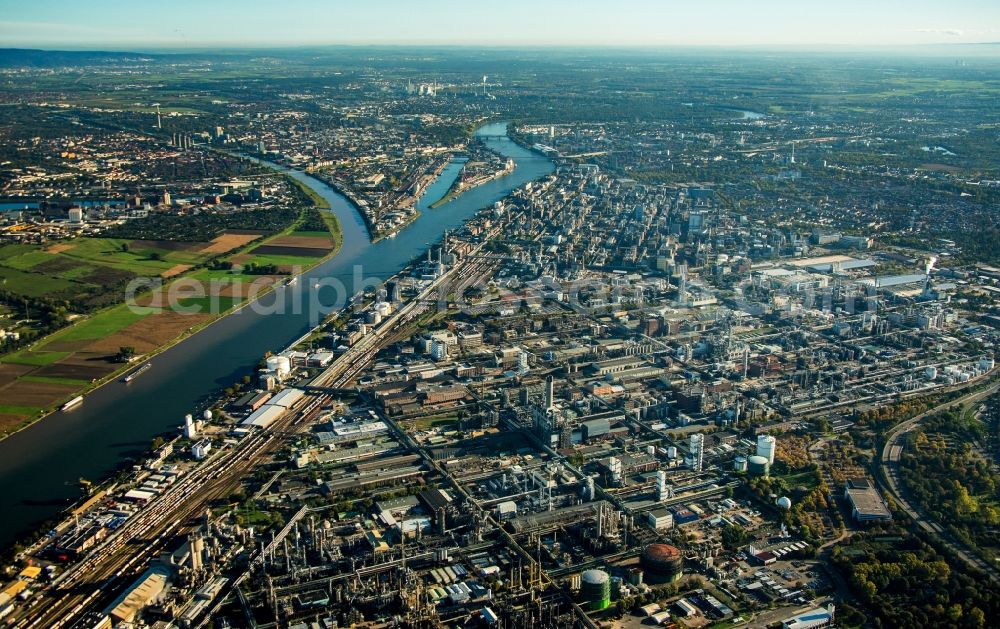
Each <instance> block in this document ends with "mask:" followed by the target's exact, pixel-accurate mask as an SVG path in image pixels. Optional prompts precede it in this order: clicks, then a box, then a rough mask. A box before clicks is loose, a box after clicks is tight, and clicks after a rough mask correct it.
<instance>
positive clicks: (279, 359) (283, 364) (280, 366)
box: [266, 355, 292, 378]
mask: <svg viewBox="0 0 1000 629" xmlns="http://www.w3.org/2000/svg"><path fill="white" fill-rule="evenodd" d="M266 364H267V370H268V371H273V372H274V373H276V374H278V377H279V378H284V377H285V376H287V375H288V374H290V373H291V372H292V361H291V359H290V358H288V356H281V355H278V356H269V357H268V358H267V361H266Z"/></svg>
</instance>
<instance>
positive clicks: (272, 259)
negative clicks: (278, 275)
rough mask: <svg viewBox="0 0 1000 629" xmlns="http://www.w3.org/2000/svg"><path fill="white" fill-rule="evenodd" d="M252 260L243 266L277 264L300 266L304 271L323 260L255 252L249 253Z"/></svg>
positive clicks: (245, 261) (312, 257)
mask: <svg viewBox="0 0 1000 629" xmlns="http://www.w3.org/2000/svg"><path fill="white" fill-rule="evenodd" d="M249 254H250V256H251V257H250V259H249V260H244V262H243V264H245V265H246V264H250V263H251V262H252V263H254V264H257V265H264V264H275V265H278V266H300V267H302V268H303V269H307V268H309V267H311V266H313V265H314V264H316V263H317V262H319V261H320V260H322V258H318V257H315V256H281V255H272V254H255V253H254V252H253V251H250V252H249Z"/></svg>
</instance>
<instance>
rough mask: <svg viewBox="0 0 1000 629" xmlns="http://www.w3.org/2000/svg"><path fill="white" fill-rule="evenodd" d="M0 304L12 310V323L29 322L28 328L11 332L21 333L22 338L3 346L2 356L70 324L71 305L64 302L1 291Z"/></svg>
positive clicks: (1, 346)
mask: <svg viewBox="0 0 1000 629" xmlns="http://www.w3.org/2000/svg"><path fill="white" fill-rule="evenodd" d="M0 305H2V306H5V307H6V309H7V310H9V315H10V320H12V321H29V322H30V324H29V325H28V326H27V327H24V326H17V327H15V328H13V330H11V331H15V330H16V331H18V332H19V338H18V340H16V341H15V340H13V339H11V340H8V341H6V342H3V343H0V353H4V352H12V351H16V350H18V349H20V348H22V347H25V346H27V345H28V344H30V343H32V342H33V341H34V340H35V339H37V338H39V337H42V336H45V335H46V334H51V333H52V332H55V331H56V330H58V329H60V328H62V327H64V326H65V325H66V324H67V323H69V302H67V301H66V300H63V299H57V298H54V297H28V296H26V295H22V294H20V293H14V292H11V291H7V290H0ZM5 327H7V326H5Z"/></svg>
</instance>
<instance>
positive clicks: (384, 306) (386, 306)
mask: <svg viewBox="0 0 1000 629" xmlns="http://www.w3.org/2000/svg"><path fill="white" fill-rule="evenodd" d="M375 312H377V313H379V315H380V316H381V317H382V318H383V319H384V318H386V317H388V316H389V315H391V314H392V304H390V303H389V302H387V301H380V302H378V303H376V304H375Z"/></svg>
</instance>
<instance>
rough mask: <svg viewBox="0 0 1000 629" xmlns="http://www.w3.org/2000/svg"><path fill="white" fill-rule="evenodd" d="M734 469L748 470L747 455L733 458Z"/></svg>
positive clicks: (738, 470)
mask: <svg viewBox="0 0 1000 629" xmlns="http://www.w3.org/2000/svg"><path fill="white" fill-rule="evenodd" d="M733 471H734V472H745V471H747V458H746V457H745V456H738V457H736V458H735V459H734V460H733Z"/></svg>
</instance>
